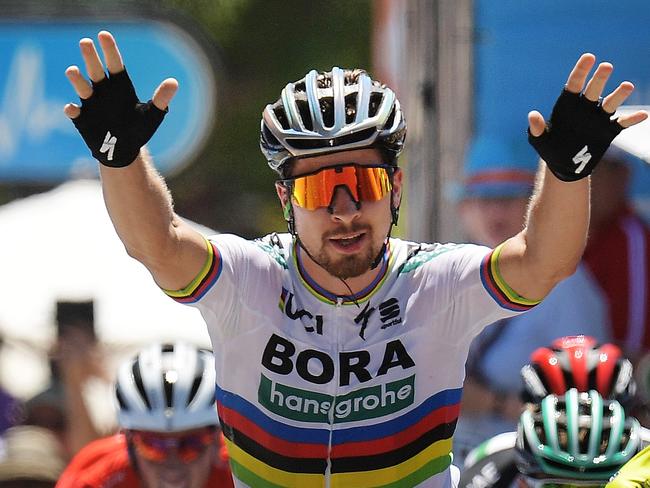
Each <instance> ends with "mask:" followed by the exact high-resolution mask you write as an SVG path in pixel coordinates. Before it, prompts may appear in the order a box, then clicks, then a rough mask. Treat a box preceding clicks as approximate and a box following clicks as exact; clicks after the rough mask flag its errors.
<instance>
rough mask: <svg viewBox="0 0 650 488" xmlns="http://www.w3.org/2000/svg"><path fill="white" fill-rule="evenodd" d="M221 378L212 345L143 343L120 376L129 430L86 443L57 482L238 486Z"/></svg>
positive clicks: (118, 486) (95, 487)
mask: <svg viewBox="0 0 650 488" xmlns="http://www.w3.org/2000/svg"><path fill="white" fill-rule="evenodd" d="M215 385H216V383H215V370H214V357H213V355H212V354H210V353H209V352H207V351H204V350H198V349H196V348H195V347H194V346H191V345H188V344H185V343H182V342H177V343H175V344H164V345H161V344H154V345H152V346H150V347H147V348H145V349H143V350H142V351H141V352H140V353H139V354H138V355H137V356H136V357H135V358H132V359H129V360H127V361H126V362H124V363H123V364H122V365H121V366H120V369H119V371H118V375H117V381H116V385H115V398H116V401H117V412H118V414H117V416H118V422H119V425H120V427H121V428H122V429H123V431H122V432H121V433H119V434H116V435H113V436H110V437H105V438H102V439H98V440H96V441H94V442H92V443H90V444H89V445H87V446H86V447H84V448H83V449H82V450H81V451H80V452H79V453H78V454H77V455H76V456H75V457H74V459H73V460H72V462H71V463H70V464H69V466H68V467H67V468H66V469H65V472H64V473H63V474H62V475H61V479H60V480H59V482H58V484H57V488H108V487H111V488H137V487H140V486H146V487H157V488H166V487H167V488H230V487H232V486H233V482H232V476H231V474H230V470H229V467H228V457H227V454H226V451H225V447H224V443H223V438H222V436H221V433H220V430H219V428H218V424H219V419H218V417H217V406H216V400H215ZM251 484H252V486H256V484H255V480H254V479H253V480H252V481H251Z"/></svg>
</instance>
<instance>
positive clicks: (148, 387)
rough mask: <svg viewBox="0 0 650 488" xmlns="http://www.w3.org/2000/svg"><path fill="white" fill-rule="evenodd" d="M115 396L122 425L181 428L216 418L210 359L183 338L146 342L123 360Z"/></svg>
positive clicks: (215, 422) (168, 429) (129, 427)
mask: <svg viewBox="0 0 650 488" xmlns="http://www.w3.org/2000/svg"><path fill="white" fill-rule="evenodd" d="M115 398H116V400H117V411H118V413H117V417H118V422H119V424H120V427H122V428H123V429H127V430H146V431H152V432H180V431H184V430H190V429H196V428H200V427H205V426H209V425H218V423H219V420H218V416H217V410H216V403H215V371H214V358H213V356H212V354H211V353H210V352H208V351H206V350H201V349H197V348H196V347H194V346H192V345H190V344H187V343H184V342H175V343H173V344H155V345H152V346H149V347H147V348H145V349H143V350H142V351H140V353H139V354H138V355H137V356H136V357H135V358H133V359H131V360H129V361H126V362H125V363H124V364H122V365H121V367H120V368H119V371H118V375H117V381H116V384H115Z"/></svg>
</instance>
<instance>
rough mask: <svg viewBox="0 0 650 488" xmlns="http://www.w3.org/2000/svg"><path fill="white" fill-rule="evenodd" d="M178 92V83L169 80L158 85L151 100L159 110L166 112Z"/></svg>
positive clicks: (171, 79)
mask: <svg viewBox="0 0 650 488" xmlns="http://www.w3.org/2000/svg"><path fill="white" fill-rule="evenodd" d="M177 90H178V81H176V80H175V79H174V78H167V79H166V80H164V81H163V82H162V83H161V84H160V85H158V88H156V91H155V92H154V94H153V98H152V99H151V100H152V101H153V104H154V105H155V106H156V107H157V108H158V109H160V110H165V109H166V108H167V107H168V106H169V102H171V100H172V98H174V95H175V94H176V91H177Z"/></svg>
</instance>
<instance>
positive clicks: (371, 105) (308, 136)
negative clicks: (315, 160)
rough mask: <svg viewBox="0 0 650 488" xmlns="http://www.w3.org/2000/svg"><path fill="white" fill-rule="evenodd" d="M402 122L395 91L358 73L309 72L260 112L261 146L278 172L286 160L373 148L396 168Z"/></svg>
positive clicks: (401, 143)
mask: <svg viewBox="0 0 650 488" xmlns="http://www.w3.org/2000/svg"><path fill="white" fill-rule="evenodd" d="M405 137H406V122H405V120H404V115H403V114H402V110H401V108H400V104H399V101H398V100H397V97H396V96H395V93H394V92H393V91H392V90H391V89H390V88H388V87H386V86H385V85H382V84H381V83H379V82H378V81H375V80H372V79H371V78H370V76H368V74H367V73H366V72H365V71H363V70H360V69H355V70H350V69H345V70H344V69H341V68H336V67H335V68H332V71H328V72H322V73H319V72H317V71H316V70H311V71H310V72H309V73H307V74H306V75H305V77H304V78H302V79H301V80H299V81H296V82H295V83H288V84H287V86H285V87H284V89H283V90H282V94H281V96H280V99H279V100H278V101H276V102H275V103H274V104H269V105H267V106H266V108H265V109H264V111H263V112H262V122H261V135H260V148H261V149H262V153H264V156H265V157H266V159H267V161H268V164H269V166H270V167H271V169H273V170H275V171H277V172H278V173H280V174H283V171H284V170H285V168H284V165H285V163H286V162H287V161H289V160H290V159H291V158H294V157H299V156H316V155H319V154H325V153H333V152H338V151H345V150H350V149H362V148H369V147H376V148H378V149H379V150H381V151H382V153H383V154H384V156H385V157H386V158H387V161H386V162H387V163H390V164H393V165H396V164H397V156H398V155H399V154H400V152H401V151H402V147H403V146H404V139H405Z"/></svg>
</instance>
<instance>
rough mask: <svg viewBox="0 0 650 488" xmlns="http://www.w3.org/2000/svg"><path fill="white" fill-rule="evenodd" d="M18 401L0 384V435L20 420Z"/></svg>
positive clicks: (20, 412)
mask: <svg viewBox="0 0 650 488" xmlns="http://www.w3.org/2000/svg"><path fill="white" fill-rule="evenodd" d="M21 416H22V409H21V405H20V402H19V401H18V400H17V399H16V398H14V397H13V396H12V395H10V394H9V392H7V391H6V390H5V389H4V388H2V387H1V386H0V435H1V434H2V433H3V432H4V431H5V430H7V429H8V428H9V427H11V426H13V425H16V424H17V423H19V421H20V420H21Z"/></svg>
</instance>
